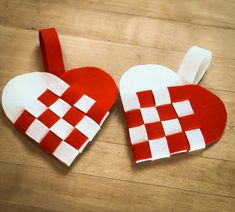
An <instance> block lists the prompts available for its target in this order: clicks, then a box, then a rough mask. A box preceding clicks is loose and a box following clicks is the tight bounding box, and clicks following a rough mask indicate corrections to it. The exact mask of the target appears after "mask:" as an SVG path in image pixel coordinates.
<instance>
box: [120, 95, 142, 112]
mask: <svg viewBox="0 0 235 212" xmlns="http://www.w3.org/2000/svg"><path fill="white" fill-rule="evenodd" d="M122 105H123V109H124V111H125V112H127V111H130V110H135V109H139V108H140V103H139V99H138V97H137V95H136V93H135V94H131V95H127V96H124V97H123V98H122Z"/></svg>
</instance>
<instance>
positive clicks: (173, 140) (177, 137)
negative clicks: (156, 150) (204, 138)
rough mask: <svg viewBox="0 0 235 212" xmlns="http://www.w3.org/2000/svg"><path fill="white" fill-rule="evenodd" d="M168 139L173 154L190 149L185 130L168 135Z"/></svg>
mask: <svg viewBox="0 0 235 212" xmlns="http://www.w3.org/2000/svg"><path fill="white" fill-rule="evenodd" d="M166 139H167V144H168V147H169V151H170V153H171V154H174V153H177V152H180V151H184V150H189V149H190V146H189V143H188V140H187V137H186V135H185V133H184V132H180V133H176V134H172V135H168V136H166Z"/></svg>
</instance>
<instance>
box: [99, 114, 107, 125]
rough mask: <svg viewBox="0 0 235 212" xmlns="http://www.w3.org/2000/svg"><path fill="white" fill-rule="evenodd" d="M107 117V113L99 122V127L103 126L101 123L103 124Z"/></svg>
mask: <svg viewBox="0 0 235 212" xmlns="http://www.w3.org/2000/svg"><path fill="white" fill-rule="evenodd" d="M108 116H109V111H108V112H107V113H105V115H104V117H103V119H102V120H101V122H100V126H102V125H103V123H104V122H105V120H106V119H107V118H108Z"/></svg>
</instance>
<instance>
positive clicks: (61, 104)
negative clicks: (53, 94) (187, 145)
mask: <svg viewBox="0 0 235 212" xmlns="http://www.w3.org/2000/svg"><path fill="white" fill-rule="evenodd" d="M70 108H71V106H70V105H69V104H68V103H67V102H65V101H64V100H62V99H58V100H57V101H56V102H54V103H53V104H52V105H51V106H50V107H49V109H50V110H51V111H52V112H54V113H55V114H56V115H57V116H59V117H61V118H62V117H63V116H64V115H65V114H66V113H67V112H68V110H69V109H70Z"/></svg>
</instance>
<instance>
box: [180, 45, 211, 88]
mask: <svg viewBox="0 0 235 212" xmlns="http://www.w3.org/2000/svg"><path fill="white" fill-rule="evenodd" d="M211 59H212V53H211V51H209V50H207V49H203V48H200V47H197V46H193V47H191V48H190V49H189V50H188V52H187V53H186V55H185V56H184V59H183V61H182V63H181V65H180V68H179V70H178V72H177V74H178V75H179V76H180V77H181V79H183V80H184V81H186V82H187V83H193V84H198V83H199V82H200V80H201V79H202V77H203V75H204V74H205V72H206V71H207V68H208V67H209V65H210V62H211Z"/></svg>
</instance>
